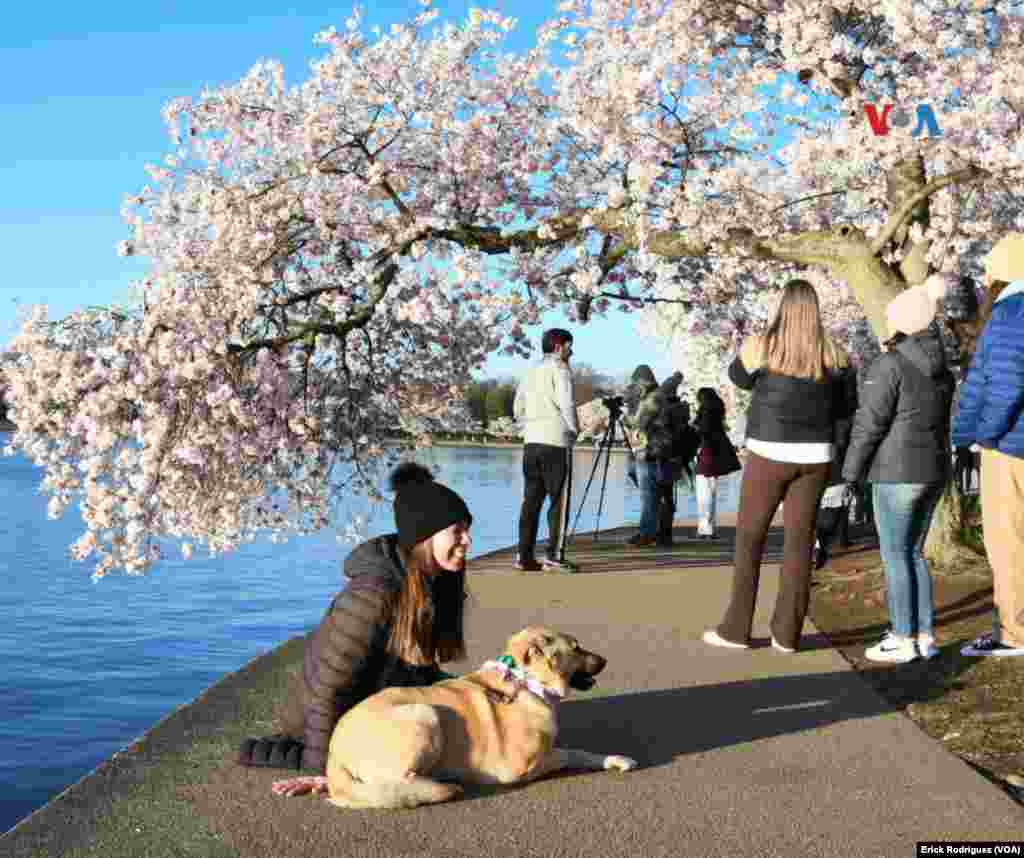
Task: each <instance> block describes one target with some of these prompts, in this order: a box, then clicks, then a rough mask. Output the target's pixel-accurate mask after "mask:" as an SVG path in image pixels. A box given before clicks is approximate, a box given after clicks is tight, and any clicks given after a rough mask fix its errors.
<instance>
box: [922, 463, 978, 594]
mask: <svg viewBox="0 0 1024 858" xmlns="http://www.w3.org/2000/svg"><path fill="white" fill-rule="evenodd" d="M957 505H958V500H957V496H956V490H955V489H954V488H953V485H952V483H950V484H949V485H947V486H946V491H945V492H944V493H943V495H942V499H941V500H940V501H939V505H938V506H937V507H936V509H935V517H934V518H933V519H932V526H931V529H930V530H929V531H928V538H927V540H926V541H925V544H924V556H925V557H926V558H927V560H928V564H929V567H930V569H931V572H932V574H933V575H955V574H956V573H957V572H959V571H960V569H961V567H962V566H963V565H964V564H965V563H967V562H968V561H976V560H977V559H978V556H977V555H976V554H975V553H974V552H973V551H971V550H970V549H969V548H965V547H964V546H963V545H961V544H960V530H961V521H960V515H959V510H958V509H957Z"/></svg>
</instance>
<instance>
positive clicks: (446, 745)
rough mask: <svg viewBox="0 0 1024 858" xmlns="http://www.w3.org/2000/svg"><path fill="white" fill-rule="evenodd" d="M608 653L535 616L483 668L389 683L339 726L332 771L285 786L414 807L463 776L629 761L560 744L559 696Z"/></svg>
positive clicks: (450, 789)
mask: <svg viewBox="0 0 1024 858" xmlns="http://www.w3.org/2000/svg"><path fill="white" fill-rule="evenodd" d="M605 664H606V661H605V659H604V658H602V657H601V656H599V655H597V654H596V653H592V652H587V651H586V650H585V649H581V648H580V646H579V644H578V643H577V641H576V639H575V638H573V637H572V636H570V635H565V634H560V633H558V632H554V631H551V630H550V629H546V628H541V627H539V626H531V627H528V628H526V629H523V631H521V632H519V633H518V634H516V635H513V636H512V637H511V638H509V641H508V644H507V645H506V649H505V654H504V655H503V656H502V657H501V658H500V659H498V660H496V661H492V662H487V663H486V664H485V665H484V666H483V667H482V668H481V669H480V670H478V671H476V672H475V673H470V674H467V675H466V676H462V677H460V678H458V679H450V680H447V681H445V682H439V683H437V684H435V685H431V686H428V687H425V688H386V689H384V690H383V691H380V692H378V693H377V694H374V695H373V696H371V697H368V698H367V699H366V700H364V701H363V702H362V703H360V704H359V705H358V706H354V707H353V708H352V709H350V710H349V711H348V712H346V713H345V715H344V716H343V717H342V719H341V720H340V721H339V722H338V724H337V726H336V727H335V728H334V733H333V734H332V735H331V744H330V749H329V751H328V758H327V776H326V777H306V778H289V779H288V780H284V781H277V782H276V783H275V784H274V787H273V789H274V792H275V793H277V794H278V795H301V794H303V793H308V792H317V793H323V792H326V793H327V794H328V799H329V800H330V801H331V802H332V803H333V804H336V805H338V806H340V807H379V808H393V807H416V806H417V805H420V804H432V803H436V802H441V801H447V800H449V799H452V798H455V797H457V796H459V795H460V794H461V793H462V787H461V786H460V785H461V784H518V783H527V782H529V781H532V780H536V779H537V778H540V777H543V776H544V775H547V774H550V773H552V772H555V771H558V770H559V769H614V770H618V771H623V772H626V771H629V770H631V769H634V768H636V765H637V764H636V762H635V761H634V760H631V759H629V758H628V757H618V756H605V755H604V754H592V753H590V752H588V751H576V750H569V749H567V748H558V747H555V739H556V738H557V736H558V701H559V700H560V699H561V698H562V697H563V696H564V695H565V694H566V693H567V692H568V690H569V688H575V689H579V690H581V691H586V690H589V689H590V688H592V687H593V686H594V683H595V680H594V677H595V676H596V675H597V674H598V673H600V672H601V671H602V670H603V669H604V666H605Z"/></svg>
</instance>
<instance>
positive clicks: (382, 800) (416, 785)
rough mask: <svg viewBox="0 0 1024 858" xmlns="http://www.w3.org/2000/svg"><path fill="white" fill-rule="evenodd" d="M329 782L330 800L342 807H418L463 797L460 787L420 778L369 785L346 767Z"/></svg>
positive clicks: (336, 771)
mask: <svg viewBox="0 0 1024 858" xmlns="http://www.w3.org/2000/svg"><path fill="white" fill-rule="evenodd" d="M329 779H330V785H331V792H330V795H329V796H328V797H327V800H328V801H329V802H330V803H331V804H334V805H337V806H338V807H358V808H366V807H376V808H400V807H418V806H419V805H421V804H438V803H440V802H442V801H450V800H451V799H453V798H457V797H458V796H460V795H462V787H461V786H459V785H458V784H445V783H441V782H440V781H435V780H431V779H430V778H425V777H423V776H422V775H416V774H408V775H406V776H405V777H404V778H402V779H401V780H397V781H381V782H375V783H366V782H364V781H360V780H357V779H356V778H354V777H353V776H352V773H351V772H349V770H348V769H346V768H345V767H344V766H338V767H337V768H334V769H332V770H331V771H330V772H329Z"/></svg>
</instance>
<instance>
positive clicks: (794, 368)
mask: <svg viewBox="0 0 1024 858" xmlns="http://www.w3.org/2000/svg"><path fill="white" fill-rule="evenodd" d="M761 349H762V354H761V362H762V365H763V366H764V367H765V369H768V370H770V371H771V372H777V373H781V374H782V375H792V376H796V377H798V378H813V379H815V380H816V381H820V380H821V379H822V378H824V377H825V373H826V372H828V371H829V370H833V369H835V368H836V367H837V366H839V364H840V362H841V360H842V358H841V352H840V351H839V350H838V349H837V348H836V346H835V344H834V343H833V342H832V340H831V339H830V338H829V337H828V336H827V335H826V334H825V326H824V325H823V324H822V323H821V308H820V306H819V304H818V293H817V292H815V291H814V287H813V286H812V285H811V284H810V283H808V282H807V281H806V280H790V281H789V282H788V283H787V284H786V285H785V287H784V288H783V290H782V299H781V300H780V301H779V309H778V310H777V311H776V313H775V318H774V319H772V322H771V324H770V325H769V326H768V330H767V331H766V332H765V334H764V337H763V338H762V340H761Z"/></svg>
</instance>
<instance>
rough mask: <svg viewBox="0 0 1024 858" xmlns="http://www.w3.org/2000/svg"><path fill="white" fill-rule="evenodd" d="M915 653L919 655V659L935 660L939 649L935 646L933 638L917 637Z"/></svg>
mask: <svg viewBox="0 0 1024 858" xmlns="http://www.w3.org/2000/svg"><path fill="white" fill-rule="evenodd" d="M917 651H918V652H919V653H920V654H921V658H935V656H937V655H938V654H939V648H938V647H937V646H935V636H934V635H924V634H922V635H918V636H917Z"/></svg>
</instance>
